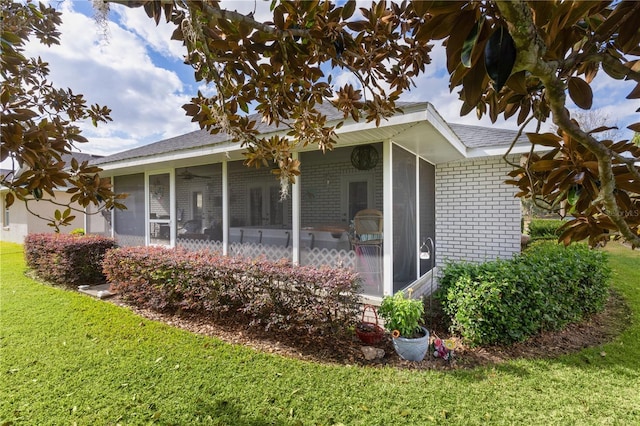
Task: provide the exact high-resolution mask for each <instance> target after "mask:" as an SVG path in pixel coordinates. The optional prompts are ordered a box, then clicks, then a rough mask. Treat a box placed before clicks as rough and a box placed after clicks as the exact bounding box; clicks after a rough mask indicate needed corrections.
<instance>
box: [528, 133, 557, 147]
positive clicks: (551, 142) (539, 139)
mask: <svg viewBox="0 0 640 426" xmlns="http://www.w3.org/2000/svg"><path fill="white" fill-rule="evenodd" d="M527 137H528V138H529V141H530V142H531V143H532V144H535V145H542V146H550V147H552V148H556V147H558V146H560V140H561V139H560V137H559V136H558V135H554V134H553V133H527Z"/></svg>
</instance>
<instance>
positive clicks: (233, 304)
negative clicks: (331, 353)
mask: <svg viewBox="0 0 640 426" xmlns="http://www.w3.org/2000/svg"><path fill="white" fill-rule="evenodd" d="M104 273H105V275H106V276H107V279H108V281H109V283H110V284H111V289H112V290H114V291H116V292H117V293H118V294H119V295H120V296H121V297H122V298H123V299H124V300H127V301H129V302H131V303H133V304H135V305H137V306H141V307H145V308H150V309H153V310H157V311H167V312H178V311H189V312H193V313H198V314H204V315H207V316H211V317H213V318H221V317H236V318H238V320H239V321H247V322H249V323H250V324H252V325H258V326H261V327H264V328H265V329H267V330H269V329H275V330H284V331H291V330H296V331H298V332H300V331H303V332H308V333H330V332H333V331H335V330H337V329H339V328H342V329H344V328H345V327H349V326H352V325H353V324H355V322H356V321H357V319H358V312H359V302H360V297H359V295H358V289H359V281H358V277H357V275H356V274H355V273H354V272H351V271H348V270H343V269H329V268H321V269H317V268H312V267H300V266H293V265H291V264H290V263H289V262H287V261H281V262H270V261H267V260H264V259H256V260H247V259H240V258H235V257H228V256H222V255H219V254H216V253H213V252H209V251H186V250H183V249H167V248H162V247H130V248H121V249H116V250H111V251H109V252H108V253H107V255H106V256H105V261H104Z"/></svg>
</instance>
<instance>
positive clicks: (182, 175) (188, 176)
mask: <svg viewBox="0 0 640 426" xmlns="http://www.w3.org/2000/svg"><path fill="white" fill-rule="evenodd" d="M178 177H179V178H180V179H184V180H191V179H193V178H201V179H209V178H211V177H212V176H203V175H197V174H195V173H191V172H190V171H189V169H184V171H182V172H180V173H178Z"/></svg>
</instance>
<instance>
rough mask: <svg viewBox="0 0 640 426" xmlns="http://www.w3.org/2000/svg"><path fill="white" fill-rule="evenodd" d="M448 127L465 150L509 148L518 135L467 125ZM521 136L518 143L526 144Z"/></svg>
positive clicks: (510, 131)
mask: <svg viewBox="0 0 640 426" xmlns="http://www.w3.org/2000/svg"><path fill="white" fill-rule="evenodd" d="M449 127H451V129H452V130H453V131H454V132H455V134H456V135H458V138H460V141H461V142H462V143H463V144H464V145H465V146H466V147H467V148H484V147H488V146H496V147H498V146H509V145H511V143H512V142H513V140H514V139H515V137H516V136H517V135H518V132H517V131H515V130H508V129H499V128H496V127H482V126H470V125H467V124H454V123H449ZM528 141H529V139H527V137H526V136H525V135H524V134H522V135H521V136H520V137H519V138H518V143H523V142H528Z"/></svg>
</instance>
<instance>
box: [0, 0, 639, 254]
mask: <svg viewBox="0 0 640 426" xmlns="http://www.w3.org/2000/svg"><path fill="white" fill-rule="evenodd" d="M115 2H117V3H122V4H124V5H126V6H129V7H144V10H145V12H146V13H147V15H148V16H149V17H150V18H152V19H154V20H155V21H156V22H159V21H160V20H161V19H165V20H167V21H168V22H172V23H173V24H175V26H176V29H175V32H174V34H173V38H174V39H178V40H182V41H183V42H184V45H185V47H186V52H185V58H186V62H187V63H189V64H190V65H191V66H192V67H193V68H194V71H195V77H196V79H197V80H198V81H204V82H206V83H208V84H209V85H211V86H212V87H213V88H214V89H215V95H213V96H205V95H204V94H202V93H198V94H197V95H196V96H195V97H194V98H193V99H192V100H191V102H190V103H189V104H187V105H185V106H184V109H185V110H186V113H187V115H189V116H191V117H192V119H193V121H195V122H198V123H199V124H200V126H201V128H203V129H207V130H209V131H210V132H212V133H218V132H226V133H228V134H229V135H230V137H231V138H232V139H233V140H235V141H237V142H239V143H241V144H242V146H243V147H244V148H245V155H246V163H247V164H248V165H250V166H259V165H267V164H275V165H277V166H278V167H277V170H276V171H275V172H276V174H277V175H278V177H279V178H280V180H281V182H282V183H283V184H286V183H289V182H293V181H294V180H295V177H296V176H297V175H299V173H300V164H299V163H298V161H297V160H294V159H293V158H292V156H291V153H292V151H293V150H294V149H296V148H298V147H300V146H306V145H310V144H313V145H317V146H318V148H319V149H321V150H330V149H331V148H333V146H334V145H335V143H336V133H335V131H336V129H337V128H338V127H339V126H340V125H341V123H337V124H335V123H328V122H327V120H326V117H325V116H324V115H323V114H322V112H321V109H320V108H318V105H320V104H323V103H330V104H331V105H333V106H334V107H336V108H337V109H339V110H340V111H342V112H343V114H344V119H348V118H352V119H354V120H366V121H374V122H375V123H376V124H378V123H380V121H381V120H383V119H385V117H388V116H390V115H392V114H394V113H396V112H397V111H398V108H397V105H396V103H397V101H398V100H399V99H400V96H401V95H402V94H403V93H404V92H406V91H408V90H410V89H411V88H412V87H413V85H414V84H413V81H414V79H415V77H417V76H419V75H420V74H421V73H423V72H424V71H425V69H426V67H427V66H428V65H429V62H430V57H429V54H430V50H431V47H432V45H433V43H443V44H444V45H445V46H446V55H447V68H448V72H449V74H450V80H449V81H450V85H449V88H450V90H451V91H456V92H457V93H459V95H460V101H461V114H462V115H466V114H469V113H471V112H474V111H475V113H476V114H477V115H478V117H482V116H484V115H488V116H489V117H490V118H491V119H492V120H493V121H495V120H496V119H497V118H498V116H500V115H503V116H504V117H505V118H510V119H512V120H516V121H517V123H518V124H519V125H521V126H522V127H521V129H524V127H525V126H526V125H527V124H529V123H530V122H532V121H533V122H537V123H538V124H540V123H542V122H544V121H545V120H547V119H551V120H552V121H553V123H554V124H555V125H556V126H557V128H558V131H557V132H556V133H554V134H551V133H546V134H541V133H539V132H536V133H528V134H527V136H528V137H529V140H530V141H531V152H530V153H529V155H528V156H526V158H525V159H524V160H523V161H522V162H520V163H518V164H513V166H514V171H513V173H512V176H511V179H509V180H508V181H507V183H509V184H512V185H515V186H517V188H518V193H517V196H519V197H523V198H532V199H533V200H534V202H535V203H536V204H538V205H543V206H545V207H547V208H549V209H552V210H555V209H558V210H559V209H560V208H561V207H564V208H566V210H567V211H569V212H570V214H571V216H572V217H573V218H574V219H572V220H570V221H567V223H566V225H565V226H564V227H563V233H562V235H561V237H560V238H561V240H562V241H564V242H565V243H569V242H571V241H575V240H583V239H585V238H588V239H589V242H590V243H591V244H592V245H595V244H597V243H599V242H601V241H606V240H607V239H609V237H610V236H612V235H614V236H622V237H623V238H624V239H626V240H628V241H629V242H631V243H632V244H633V245H634V246H640V236H639V233H640V199H639V195H638V194H639V193H640V168H639V167H638V165H637V162H638V158H639V157H640V148H639V147H638V146H636V145H635V144H633V143H631V142H630V141H625V140H622V141H614V140H607V139H606V138H604V139H603V138H599V137H598V134H599V133H601V132H606V131H609V130H611V129H610V128H608V127H606V126H599V127H598V128H595V129H592V128H585V127H584V126H581V125H580V124H579V123H578V122H577V121H576V120H573V119H572V117H571V115H570V113H569V111H568V110H567V107H566V104H567V96H568V97H570V98H571V100H573V102H574V103H575V104H576V105H577V106H578V107H580V108H582V109H585V110H588V109H590V108H591V106H592V102H593V91H592V89H591V83H592V82H593V79H594V78H595V76H596V75H597V74H602V73H604V74H606V76H608V77H609V78H612V79H617V80H629V83H628V84H629V95H628V98H633V99H636V98H638V97H640V85H639V81H640V61H639V59H638V58H639V57H640V47H639V44H640V32H638V30H637V23H638V22H640V3H638V2H624V1H617V2H609V1H603V2H586V1H585V2H582V1H581V2H571V1H564V2H555V1H544V2H536V1H533V2H525V1H459V2H455V1H404V2H402V3H400V2H390V3H387V2H379V3H371V4H364V3H360V2H358V3H356V2H355V1H347V2H346V3H343V4H342V5H340V6H338V5H336V4H333V3H330V2H324V1H280V2H278V1H273V2H272V3H271V16H270V17H269V20H266V21H265V20H258V19H257V18H256V17H255V16H254V14H240V13H238V12H235V11H231V10H227V9H224V8H223V7H221V5H220V4H219V3H218V2H216V1H205V2H187V1H181V0H173V1H171V0H163V1H159V0H156V1H115ZM94 4H95V5H96V7H97V9H99V10H101V11H102V13H103V16H104V14H106V12H107V11H108V5H109V3H108V2H107V3H105V2H104V1H103V0H94ZM336 69H339V70H348V71H349V72H351V73H352V75H353V76H354V77H355V79H356V81H357V82H358V83H357V84H355V85H353V84H349V83H347V84H343V85H341V86H339V85H336V84H335V83H334V82H333V81H332V71H334V70H336ZM250 110H254V111H255V112H256V113H257V114H258V117H259V119H260V120H262V121H264V122H267V123H270V124H274V125H279V126H282V127H283V128H285V129H287V130H288V131H287V132H286V133H287V134H286V135H285V136H282V137H278V136H274V137H270V138H268V139H267V138H265V137H263V136H262V135H260V134H259V133H258V131H257V130H256V122H255V120H253V119H252V118H251V117H252V116H249V114H248V113H249V111H250ZM538 128H540V127H539V126H538ZM629 128H630V129H632V130H634V131H640V123H635V124H632V125H630V126H629ZM3 129H4V128H3ZM3 131H4V130H3ZM514 143H515V140H514ZM507 158H510V156H508V155H506V156H505V159H507ZM283 186H286V185H283Z"/></svg>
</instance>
